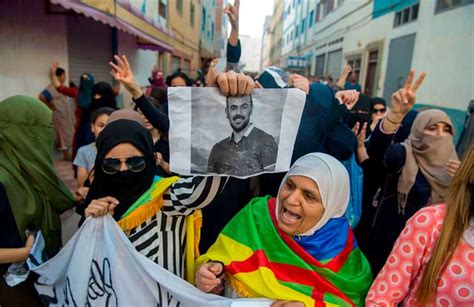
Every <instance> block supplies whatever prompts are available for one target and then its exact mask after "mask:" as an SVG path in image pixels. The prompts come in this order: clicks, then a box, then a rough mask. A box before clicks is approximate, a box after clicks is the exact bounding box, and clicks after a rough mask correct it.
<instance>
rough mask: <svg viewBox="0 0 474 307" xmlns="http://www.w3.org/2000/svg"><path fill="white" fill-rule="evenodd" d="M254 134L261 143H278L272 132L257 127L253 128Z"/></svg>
mask: <svg viewBox="0 0 474 307" xmlns="http://www.w3.org/2000/svg"><path fill="white" fill-rule="evenodd" d="M252 134H253V135H254V136H255V137H256V138H257V139H258V140H259V143H261V144H266V143H268V142H271V143H276V141H275V138H274V137H273V136H272V135H271V134H269V133H266V132H265V131H263V130H262V129H259V128H257V127H254V128H253V131H252Z"/></svg>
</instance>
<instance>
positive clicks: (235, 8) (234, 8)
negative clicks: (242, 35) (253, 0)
mask: <svg viewBox="0 0 474 307" xmlns="http://www.w3.org/2000/svg"><path fill="white" fill-rule="evenodd" d="M239 7H240V1H239V0H235V1H234V5H231V4H230V3H228V4H227V5H226V7H225V8H224V13H226V14H227V16H228V17H229V22H230V25H231V26H232V28H233V29H235V31H237V32H238V31H239Z"/></svg>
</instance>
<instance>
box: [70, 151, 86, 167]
mask: <svg viewBox="0 0 474 307" xmlns="http://www.w3.org/2000/svg"><path fill="white" fill-rule="evenodd" d="M72 164H74V165H75V166H80V167H83V168H85V169H88V168H87V158H86V155H85V152H84V146H83V147H81V148H79V150H78V151H77V155H76V158H74V162H73V163H72Z"/></svg>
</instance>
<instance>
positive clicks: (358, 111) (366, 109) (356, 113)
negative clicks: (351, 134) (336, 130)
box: [345, 93, 372, 129]
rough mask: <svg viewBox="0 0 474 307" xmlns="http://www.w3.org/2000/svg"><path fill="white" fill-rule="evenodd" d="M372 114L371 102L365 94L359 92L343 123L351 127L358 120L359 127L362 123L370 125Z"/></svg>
mask: <svg viewBox="0 0 474 307" xmlns="http://www.w3.org/2000/svg"><path fill="white" fill-rule="evenodd" d="M371 116H372V103H371V102H370V97H369V96H367V95H365V94H362V93H361V94H360V96H359V100H357V103H356V104H355V105H354V107H353V108H352V109H351V113H350V115H349V116H347V117H346V119H345V123H346V124H347V125H348V126H349V128H351V129H352V128H353V127H354V125H355V124H356V123H357V122H359V123H360V125H361V127H362V124H363V123H367V125H370V122H371Z"/></svg>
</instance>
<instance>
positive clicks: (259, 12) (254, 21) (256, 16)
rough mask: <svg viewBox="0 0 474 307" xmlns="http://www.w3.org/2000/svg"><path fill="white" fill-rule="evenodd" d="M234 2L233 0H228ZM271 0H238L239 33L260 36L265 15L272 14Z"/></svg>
mask: <svg viewBox="0 0 474 307" xmlns="http://www.w3.org/2000/svg"><path fill="white" fill-rule="evenodd" d="M229 2H230V3H234V0H229ZM272 13H273V0H240V27H239V28H240V29H239V34H243V35H250V36H251V37H255V38H261V37H262V34H263V24H264V23H265V16H267V15H272Z"/></svg>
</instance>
